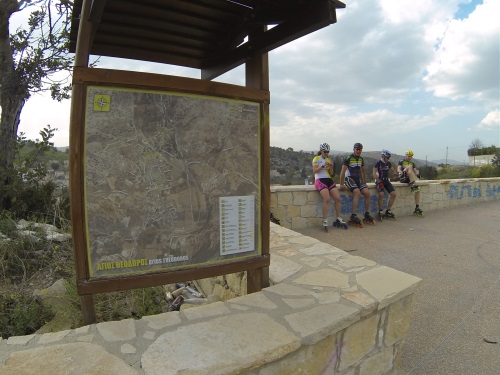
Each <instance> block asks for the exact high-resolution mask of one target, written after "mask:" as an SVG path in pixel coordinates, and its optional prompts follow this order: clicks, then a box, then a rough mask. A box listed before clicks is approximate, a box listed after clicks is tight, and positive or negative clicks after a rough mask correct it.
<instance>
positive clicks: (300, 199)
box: [293, 191, 307, 206]
mask: <svg viewBox="0 0 500 375" xmlns="http://www.w3.org/2000/svg"><path fill="white" fill-rule="evenodd" d="M306 203H307V192H306V191H294V192H293V205H294V206H302V205H303V204H306Z"/></svg>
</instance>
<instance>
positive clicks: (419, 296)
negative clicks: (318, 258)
mask: <svg viewBox="0 0 500 375" xmlns="http://www.w3.org/2000/svg"><path fill="white" fill-rule="evenodd" d="M345 219H347V218H345ZM301 233H303V234H305V235H307V236H311V237H315V238H317V239H319V240H321V241H323V242H327V243H329V244H332V245H334V246H336V247H338V248H340V249H342V250H345V251H348V252H349V253H350V254H351V255H358V256H361V257H364V258H367V259H372V260H374V261H376V262H377V263H380V264H383V265H386V266H389V267H392V268H395V269H398V270H400V271H403V272H406V273H409V274H411V275H415V276H418V277H420V278H422V279H423V281H422V283H421V285H420V288H419V290H418V292H417V293H416V295H415V302H414V312H413V316H412V322H411V326H410V329H409V332H408V336H407V338H406V341H405V343H404V345H403V349H402V357H401V364H400V368H401V369H402V373H403V374H411V375H448V374H449V375H476V374H477V375H479V374H481V375H499V374H500V201H493V202H485V203H477V204H474V205H468V206H462V207H455V208H450V209H445V210H441V211H435V212H429V213H426V214H425V217H424V218H418V217H414V216H407V217H401V218H398V220H397V221H384V222H382V223H379V222H377V223H376V225H375V226H365V227H364V228H354V227H352V228H349V229H348V230H341V229H337V228H334V229H332V228H330V230H329V232H328V233H325V232H324V230H323V229H322V228H318V229H316V228H315V229H310V230H304V231H301ZM495 342H496V343H495Z"/></svg>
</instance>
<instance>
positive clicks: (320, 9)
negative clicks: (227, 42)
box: [201, 0, 336, 80]
mask: <svg viewBox="0 0 500 375" xmlns="http://www.w3.org/2000/svg"><path fill="white" fill-rule="evenodd" d="M289 14H291V15H292V14H293V17H292V18H290V19H288V20H286V21H285V22H283V23H281V24H280V25H277V26H276V27H273V28H272V29H270V30H268V31H266V32H265V33H263V34H262V35H260V36H259V37H256V38H255V39H253V40H252V41H250V40H249V41H248V42H246V43H244V44H242V45H240V46H239V47H237V48H235V49H233V50H230V51H217V53H216V54H215V55H214V57H213V58H211V59H207V60H205V61H204V62H203V63H202V72H201V78H202V79H207V80H211V79H214V78H216V77H218V76H220V75H221V74H224V73H226V72H227V71H229V70H231V69H233V68H235V67H237V66H239V65H241V64H243V63H244V62H245V61H246V59H248V58H251V57H252V56H258V55H259V54H262V53H266V52H269V51H271V50H273V49H275V48H277V47H280V46H282V45H285V44H287V43H289V42H291V41H293V40H295V39H299V38H301V37H302V36H304V35H307V34H310V33H311V32H313V31H316V30H319V29H321V28H323V27H326V26H328V25H330V24H332V23H335V22H336V13H335V6H334V5H333V4H332V3H331V2H330V0H321V1H319V2H315V3H314V4H309V3H308V6H307V7H300V8H297V9H296V11H295V12H291V13H289Z"/></svg>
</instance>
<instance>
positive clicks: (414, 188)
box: [410, 181, 420, 194]
mask: <svg viewBox="0 0 500 375" xmlns="http://www.w3.org/2000/svg"><path fill="white" fill-rule="evenodd" d="M419 191H420V188H419V187H418V186H417V185H415V181H413V182H411V183H410V192H411V193H413V194H415V193H418V192H419Z"/></svg>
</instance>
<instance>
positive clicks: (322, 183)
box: [312, 143, 347, 228]
mask: <svg viewBox="0 0 500 375" xmlns="http://www.w3.org/2000/svg"><path fill="white" fill-rule="evenodd" d="M329 155H330V145H329V144H328V143H323V144H321V145H320V146H319V151H318V154H317V155H316V156H315V157H314V158H313V161H312V169H313V173H314V186H315V187H316V190H318V191H319V194H320V195H321V198H323V205H322V210H323V226H324V227H325V228H326V227H328V207H329V205H330V198H333V202H334V207H335V213H336V214H337V219H336V222H337V224H339V226H345V225H347V224H346V222H345V221H344V220H343V219H342V217H341V216H340V192H339V190H338V189H337V185H336V184H335V181H333V179H332V177H333V174H334V170H333V163H332V161H331V160H330V158H329ZM334 224H335V223H334Z"/></svg>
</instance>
